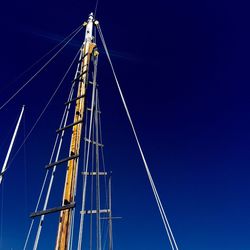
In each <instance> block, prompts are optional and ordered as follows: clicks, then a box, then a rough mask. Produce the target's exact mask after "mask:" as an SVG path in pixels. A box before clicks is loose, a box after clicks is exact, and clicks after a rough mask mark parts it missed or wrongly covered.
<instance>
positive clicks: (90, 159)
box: [0, 13, 178, 250]
mask: <svg viewBox="0 0 250 250" xmlns="http://www.w3.org/2000/svg"><path fill="white" fill-rule="evenodd" d="M82 27H85V38H84V41H83V43H82V46H81V48H80V50H79V51H78V52H77V54H76V56H75V57H74V59H73V62H72V63H71V65H70V67H69V69H68V70H67V72H66V74H65V75H64V77H63V78H62V81H63V80H64V79H65V76H66V75H67V73H68V72H69V70H70V69H71V66H72V65H73V64H74V63H75V62H76V61H77V58H78V61H77V68H76V71H75V75H74V79H73V80H72V82H71V89H70V92H69V95H68V99H67V101H66V102H65V109H64V113H63V115H62V119H61V122H60V125H59V128H58V129H57V131H56V132H57V136H56V139H55V143H54V147H53V150H52V153H51V157H50V161H49V163H48V164H47V165H46V166H45V171H46V174H45V178H44V182H43V185H42V188H41V192H40V194H39V197H38V201H37V205H36V208H35V211H34V212H33V213H31V214H30V217H31V224H30V228H29V231H28V234H27V238H26V240H25V243H24V246H23V249H24V250H25V249H29V248H30V249H33V250H36V249H38V247H39V243H40V238H41V234H42V230H43V226H44V221H45V217H46V216H47V215H48V216H49V215H50V214H58V213H59V216H58V225H57V233H56V237H55V250H69V249H78V250H81V249H85V248H86V249H90V250H92V249H97V250H102V249H106V240H105V239H104V237H103V231H104V227H105V226H106V227H107V235H108V249H109V250H113V248H114V247H113V227H112V222H113V219H115V218H118V217H113V213H112V197H111V195H112V192H111V173H110V172H108V171H107V169H106V167H105V163H104V156H103V155H104V153H103V148H104V144H103V141H102V129H101V109H100V103H99V88H98V84H97V69H98V58H99V51H98V46H97V44H96V37H95V34H96V33H97V32H98V34H99V37H100V40H101V42H102V45H103V47H104V51H105V53H106V55H107V58H108V62H109V64H110V66H111V70H112V73H113V76H114V78H115V82H116V84H117V88H118V91H119V94H120V97H121V100H122V103H123V105H124V108H125V111H126V114H127V117H128V120H129V123H130V126H131V128H132V132H133V135H134V137H135V140H136V143H137V146H138V148H139V152H140V155H141V158H142V161H143V164H144V167H145V170H146V173H147V177H148V180H149V183H150V185H151V188H152V191H153V194H154V197H155V201H156V203H157V206H158V209H159V212H160V215H161V218H162V221H163V224H164V227H165V230H166V234H167V237H168V239H169V242H170V247H171V249H172V250H178V246H177V243H176V240H175V238H174V235H173V232H172V230H171V227H170V224H169V221H168V219H167V216H166V213H165V210H164V208H163V205H162V202H161V199H160V196H159V194H158V191H157V188H156V185H155V183H154V180H153V178H152V175H151V173H150V169H149V166H148V164H147V161H146V159H145V156H144V153H143V150H142V147H141V144H140V141H139V138H138V136H137V133H136V130H135V127H134V124H133V121H132V119H131V116H130V113H129V110H128V107H127V104H126V101H125V98H124V95H123V93H122V90H121V87H120V84H119V81H118V78H117V76H116V73H115V70H114V66H113V64H112V61H111V58H110V55H109V51H108V48H107V45H106V42H105V39H104V36H103V33H102V30H101V27H100V24H99V22H98V21H97V20H96V18H95V15H94V14H93V13H91V14H90V15H89V17H88V20H87V22H85V23H84V24H83V25H82V26H81V27H80V28H78V29H77V30H76V31H75V32H74V33H72V36H70V37H69V40H68V41H67V42H66V43H65V44H64V45H63V47H62V48H60V49H59V50H58V51H57V52H56V53H55V55H54V56H52V57H51V58H50V60H49V61H48V62H47V63H45V64H44V65H43V66H42V68H41V69H40V70H38V71H37V72H36V73H35V74H34V75H33V76H32V77H31V78H30V79H29V80H28V81H27V82H26V83H25V84H24V85H23V87H21V89H20V90H18V91H17V92H16V93H15V94H14V95H13V96H12V97H11V98H10V99H9V100H8V101H7V102H6V103H5V104H4V105H2V107H3V106H5V105H6V104H7V103H8V102H9V101H11V100H12V99H13V98H14V97H15V95H16V94H18V93H19V92H20V91H21V90H22V89H23V88H24V87H25V86H26V85H27V84H28V83H29V82H30V81H32V80H33V79H34V78H35V77H36V75H38V74H39V73H40V72H41V71H42V70H43V69H44V68H45V67H46V66H47V65H48V63H50V62H51V61H52V60H53V59H54V58H55V56H56V55H57V54H58V53H59V52H60V51H61V50H62V49H63V48H64V47H65V46H66V45H67V44H68V43H69V41H70V40H71V39H72V38H73V37H74V36H75V35H76V34H78V32H80V31H81V29H82ZM62 81H61V82H62ZM59 86H60V84H59ZM56 91H57V90H56ZM56 91H55V93H56ZM53 96H54V95H53ZM53 96H52V97H51V99H52V98H53ZM51 99H50V101H51ZM2 107H0V109H1V108H2ZM46 108H47V106H46V107H45V109H44V110H43V112H45V110H46ZM22 112H23V110H22ZM43 112H42V114H43ZM21 115H22V113H21ZM21 115H20V118H21ZM40 117H41V116H39V119H40ZM70 119H72V121H70ZM35 125H36V124H35ZM33 128H34V127H33ZM33 128H32V129H33ZM28 135H29V134H28ZM67 135H68V137H69V138H70V139H69V140H68V141H67V139H65V137H67ZM25 140H26V139H25ZM65 145H66V146H68V148H67V150H68V152H67V155H65V151H64V150H63V148H65V147H66V146H65ZM82 149H83V150H82ZM58 168H62V169H63V170H64V172H65V181H64V189H63V192H62V198H61V200H60V201H58V205H57V206H56V207H50V203H49V201H50V199H51V195H52V188H53V184H54V181H55V176H56V175H55V174H56V170H57V169H58ZM4 170H5V169H3V170H2V173H4ZM79 176H82V179H81V180H79V179H80V178H79ZM1 179H2V176H0V183H1ZM79 183H80V184H79ZM79 193H81V198H79ZM76 205H78V206H76ZM76 220H78V222H76ZM37 221H38V225H37V230H35V223H36V222H37ZM86 228H88V229H86ZM32 232H33V233H32ZM85 232H86V235H87V236H86V237H88V240H86V237H84V233H85Z"/></svg>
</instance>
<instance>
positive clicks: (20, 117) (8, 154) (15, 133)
mask: <svg viewBox="0 0 250 250" xmlns="http://www.w3.org/2000/svg"><path fill="white" fill-rule="evenodd" d="M23 112H24V105H23V107H22V110H21V113H20V116H19V118H18V122H17V124H16V128H15V131H14V134H13V136H12V139H11V142H10V146H9V149H8V152H7V155H6V157H5V160H4V163H3V167H2V171H1V174H0V184H1V183H2V180H3V175H4V173H5V171H6V168H7V164H8V161H9V157H10V153H11V150H12V147H13V145H14V142H15V139H16V135H17V131H18V129H19V125H20V122H21V120H22V116H23Z"/></svg>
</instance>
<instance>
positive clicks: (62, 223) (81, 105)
mask: <svg viewBox="0 0 250 250" xmlns="http://www.w3.org/2000/svg"><path fill="white" fill-rule="evenodd" d="M92 33H93V14H92V13H91V14H90V15H89V18H88V21H87V23H86V32H85V40H84V46H83V48H82V50H81V68H80V72H79V85H78V91H77V98H78V99H77V100H76V106H75V115H74V124H75V125H74V126H73V129H72V135H71V143H70V151H69V155H70V156H72V157H74V156H77V155H79V150H80V140H81V134H82V126H83V123H82V122H81V121H82V120H83V118H84V110H85V95H86V86H87V81H88V71H89V63H90V59H91V56H92V52H93V49H94V48H95V44H94V43H93V36H92ZM77 169H78V158H76V159H72V160H70V161H68V167H67V173H66V178H65V185H64V194H63V200H62V205H63V206H64V205H68V204H70V203H73V202H74V194H75V189H76V175H77ZM72 212H73V210H72V209H67V210H63V211H61V213H60V220H59V226H58V232H57V240H56V247H55V250H67V249H68V245H69V239H70V231H71V226H72V219H71V218H72Z"/></svg>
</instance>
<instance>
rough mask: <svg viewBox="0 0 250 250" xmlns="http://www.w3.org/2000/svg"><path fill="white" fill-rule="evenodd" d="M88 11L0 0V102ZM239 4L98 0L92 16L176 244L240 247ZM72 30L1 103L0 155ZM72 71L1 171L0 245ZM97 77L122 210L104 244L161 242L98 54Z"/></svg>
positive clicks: (29, 204)
mask: <svg viewBox="0 0 250 250" xmlns="http://www.w3.org/2000/svg"><path fill="white" fill-rule="evenodd" d="M93 8H94V2H92V1H75V2H73V3H72V2H68V1H60V2H59V1H53V2H51V1H47V0H45V1H41V2H39V1H38V2H31V1H22V2H19V1H12V2H4V3H2V4H1V8H0V28H1V34H2V35H1V39H0V45H1V46H0V54H1V61H0V66H1V67H0V104H1V103H3V102H4V101H5V100H6V99H7V98H8V97H9V96H10V95H11V94H12V93H13V92H14V91H15V90H16V89H17V88H18V87H19V86H21V84H22V83H23V82H24V80H25V77H24V78H23V79H20V81H18V82H15V83H11V82H12V79H14V78H15V77H16V76H17V75H19V74H20V73H21V72H22V71H23V70H25V69H26V68H27V67H28V66H29V65H31V64H32V63H33V62H34V61H36V60H37V59H38V58H39V57H41V56H42V55H43V54H44V53H46V52H47V51H48V50H49V49H51V48H52V47H53V46H54V45H55V44H56V43H57V41H58V40H60V39H61V38H62V37H65V36H67V34H69V33H70V32H71V31H72V30H73V29H75V28H76V27H78V26H79V25H80V24H81V23H82V22H83V21H84V20H85V19H86V18H87V16H88V14H89V12H90V11H92V9H93ZM248 9H249V5H248V4H247V3H244V2H243V1H242V2H237V3H236V2H233V1H227V2H225V1H195V0H191V1H188V2H187V1H178V2H177V1H162V0H156V1H154V2H153V3H152V2H149V3H147V2H144V1H138V2H135V1H130V0H128V1H126V2H117V1H109V2H105V1H102V0H100V2H99V8H98V12H97V18H98V19H99V21H100V23H101V27H102V31H103V33H104V36H105V39H106V42H107V44H108V47H109V48H110V50H111V51H113V52H114V53H113V54H112V60H113V62H114V65H115V69H116V71H117V75H118V78H119V79H120V83H121V86H122V88H123V90H124V94H125V97H126V100H127V103H128V107H129V109H130V111H131V115H132V118H133V120H134V123H135V126H136V128H137V131H138V135H139V137H140V139H141V143H142V146H143V148H144V150H145V155H146V158H147V160H148V163H149V166H150V168H151V171H152V175H153V177H154V180H155V182H156V185H157V188H158V191H159V194H160V196H161V198H162V202H163V204H164V207H165V208H166V212H167V215H168V217H169V220H170V223H171V226H172V229H173V232H174V234H175V237H176V240H177V243H178V245H179V248H180V249H185V250H224V249H226V250H248V249H250V240H249V233H250V231H249V228H250V219H249V208H250V202H249V191H250V188H249V187H250V185H249V175H250V171H249V164H250V154H249V153H250V132H249V131H250V130H249V128H250V112H249V110H250V102H249V100H250V99H249V92H250V91H249V90H250V88H249V81H250V77H249V66H250V65H249V54H250V53H249V52H250V51H249V44H250V43H249V42H250V41H249V40H250V35H249V21H250V20H249V15H248ZM83 36H84V33H83V32H82V33H81V34H79V35H78V36H77V38H76V39H75V40H74V42H73V46H69V47H68V48H67V49H65V51H64V53H62V55H60V56H59V57H58V58H57V60H56V61H55V62H53V63H52V64H51V65H50V66H49V67H48V69H46V71H45V72H43V74H41V75H40V76H39V77H38V78H37V79H36V80H35V81H34V82H32V83H31V84H30V85H29V86H28V87H27V88H26V89H25V90H24V91H23V92H22V93H20V95H18V96H17V98H15V99H14V100H13V102H11V103H10V104H9V105H8V106H6V108H5V109H3V110H1V111H0V119H1V123H0V138H1V142H2V141H5V142H6V143H5V144H4V143H2V144H0V145H1V148H2V149H1V154H0V157H1V162H2V161H3V159H4V156H5V152H6V150H7V145H8V140H10V135H11V132H12V131H11V126H12V125H13V123H14V122H15V119H16V118H17V116H18V114H19V110H20V108H21V106H22V104H26V114H25V130H24V128H22V129H21V130H20V134H19V137H18V139H17V142H16V146H15V150H16V149H17V148H18V145H19V144H20V143H21V141H22V139H23V134H24V133H27V131H29V129H30V128H31V126H32V124H33V123H34V121H35V120H36V118H37V116H38V114H39V113H40V112H41V110H42V108H43V106H44V105H45V104H46V102H47V100H48V98H49V97H50V95H51V94H52V92H53V90H54V89H55V88H56V86H57V84H58V82H59V80H60V78H61V77H62V75H63V73H64V71H65V70H66V68H67V66H68V65H69V63H70V61H71V60H72V59H73V57H74V55H75V53H76V50H77V47H76V46H75V45H76V44H78V43H79V42H80V41H81V40H82V39H83ZM98 45H99V46H101V45H100V42H99V44H98ZM101 49H102V48H101ZM72 78H73V73H72V74H71V75H69V76H68V78H67V79H66V82H65V83H64V85H63V87H62V88H61V89H60V91H59V93H58V95H57V97H56V98H55V100H53V102H52V105H51V106H50V107H49V109H48V112H47V113H46V115H45V116H44V117H43V119H42V120H41V122H40V123H39V125H38V127H37V128H36V130H35V131H34V133H33V134H32V135H31V137H30V138H29V140H28V141H27V143H26V145H25V150H24V149H22V150H21V151H20V153H19V154H18V157H17V158H16V160H15V161H14V162H13V164H12V165H11V167H10V168H9V171H8V172H7V174H6V179H5V182H4V186H3V187H1V192H0V195H1V197H3V200H4V203H3V204H4V207H3V209H2V213H3V216H4V217H3V220H2V221H1V225H2V229H3V230H2V236H3V241H2V249H11V248H13V249H21V247H22V245H23V242H24V238H25V234H26V233H27V228H28V225H29V222H30V219H29V218H28V215H29V213H30V212H32V211H33V210H34V207H35V202H36V199H37V196H38V192H39V190H40V186H41V183H42V179H43V176H44V174H45V170H44V166H45V165H46V164H47V163H48V161H49V156H50V152H51V149H52V146H53V140H54V137H55V130H56V129H57V128H58V125H59V120H60V117H61V114H62V112H63V109H64V105H63V103H64V102H65V100H66V97H67V94H68V91H69V87H70V81H71V79H72ZM98 82H99V84H100V97H101V107H102V117H103V132H104V138H103V139H104V144H105V156H106V165H107V166H108V167H109V169H112V173H113V210H114V214H115V215H117V216H121V217H122V219H121V220H117V221H115V222H114V246H115V249H119V250H123V249H124V250H125V249H130V250H134V249H137V250H138V249H143V250H147V249H157V250H162V249H170V247H169V243H168V241H167V237H166V234H165V232H164V227H163V225H162V223H161V218H160V215H159V212H158V210H157V206H156V204H155V201H154V199H153V194H152V192H151V190H150V186H149V183H148V181H147V177H146V174H145V171H144V169H143V165H142V161H141V159H140V156H139V151H138V149H137V147H136V144H135V140H134V138H133V135H132V132H131V130H130V127H129V124H128V121H127V118H126V116H125V111H124V110H123V107H122V103H121V101H120V99H119V96H118V91H117V90H116V87H115V83H114V80H113V78H112V74H111V71H110V69H109V66H108V64H107V60H106V58H105V55H104V54H103V53H101V54H100V60H99V66H98ZM61 175H62V174H61ZM61 175H59V177H60V176H61ZM58 183H59V184H60V181H58ZM52 203H54V204H58V203H60V200H58V201H57V200H55V199H52ZM51 219H52V217H51ZM56 220H57V218H56V216H55V218H54V221H56ZM46 230H47V231H46ZM53 230H54V229H53V227H49V226H48V227H47V228H46V227H45V228H44V232H43V237H44V241H43V243H42V244H41V249H44V247H43V246H45V245H46V244H50V246H52V248H53V245H54V234H55V232H54V231H53ZM48 235H49V236H48ZM45 236H46V237H45ZM45 238H47V239H45ZM43 244H44V245H43Z"/></svg>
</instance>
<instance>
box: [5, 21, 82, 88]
mask: <svg viewBox="0 0 250 250" xmlns="http://www.w3.org/2000/svg"><path fill="white" fill-rule="evenodd" d="M81 27H82V25H80V26H79V27H78V28H76V29H75V30H74V31H72V32H71V33H70V34H69V35H68V36H66V37H65V38H64V39H63V40H62V41H61V42H60V43H58V44H56V45H55V46H54V47H53V48H52V49H50V50H49V51H48V52H46V53H45V54H44V55H43V56H42V57H40V58H39V59H38V60H37V61H35V62H34V63H33V64H32V65H30V66H29V67H28V68H27V69H26V70H24V71H23V72H22V73H20V74H19V75H18V76H17V77H16V78H14V79H13V81H12V82H10V83H9V84H8V86H10V85H12V84H13V83H15V82H16V81H17V80H19V79H20V78H21V77H22V76H23V75H24V74H26V73H28V72H29V71H30V70H31V69H32V68H34V66H36V65H37V64H38V63H39V62H41V61H42V60H43V59H44V58H45V57H47V56H48V55H49V54H50V53H51V52H53V51H54V50H55V49H56V48H58V47H59V46H60V45H61V44H63V43H64V42H65V41H66V40H67V39H68V38H70V37H71V36H72V35H73V34H74V33H75V32H78V29H81ZM6 85H7V84H6Z"/></svg>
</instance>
